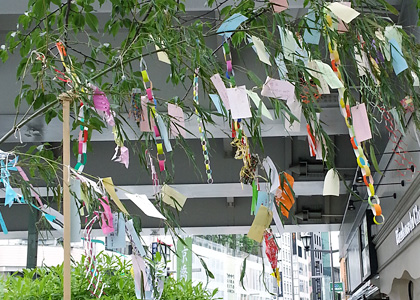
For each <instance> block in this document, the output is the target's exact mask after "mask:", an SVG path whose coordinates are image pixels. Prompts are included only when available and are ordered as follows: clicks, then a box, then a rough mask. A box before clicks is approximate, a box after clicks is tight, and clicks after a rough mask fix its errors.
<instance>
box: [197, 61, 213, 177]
mask: <svg viewBox="0 0 420 300" xmlns="http://www.w3.org/2000/svg"><path fill="white" fill-rule="evenodd" d="M198 71H199V69H196V70H195V72H194V79H193V80H194V81H193V84H194V86H193V100H194V103H195V104H196V108H195V114H196V115H197V122H198V130H199V131H200V141H201V148H202V150H203V156H204V165H205V166H206V174H207V183H209V184H212V183H213V177H212V170H211V168H210V157H209V151H208V148H207V137H206V132H205V130H204V125H203V120H202V119H201V117H200V114H199V112H198V110H197V107H198Z"/></svg>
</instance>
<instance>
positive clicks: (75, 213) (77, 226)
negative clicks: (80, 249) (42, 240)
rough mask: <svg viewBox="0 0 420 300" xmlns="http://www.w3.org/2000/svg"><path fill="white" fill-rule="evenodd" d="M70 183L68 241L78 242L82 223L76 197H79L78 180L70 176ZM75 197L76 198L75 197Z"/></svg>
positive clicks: (80, 236)
mask: <svg viewBox="0 0 420 300" xmlns="http://www.w3.org/2000/svg"><path fill="white" fill-rule="evenodd" d="M70 185H71V190H72V192H73V193H74V194H75V195H76V197H75V196H74V195H73V193H72V194H71V196H70V220H71V227H70V242H72V243H79V242H80V241H81V239H82V232H81V231H82V225H81V222H80V215H79V207H78V206H77V199H80V198H81V197H80V195H81V189H80V180H78V179H74V178H70ZM76 198H77V199H76Z"/></svg>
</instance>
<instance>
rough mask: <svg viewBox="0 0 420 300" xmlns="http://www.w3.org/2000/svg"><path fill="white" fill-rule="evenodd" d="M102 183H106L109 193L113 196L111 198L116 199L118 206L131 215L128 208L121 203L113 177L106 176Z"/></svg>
mask: <svg viewBox="0 0 420 300" xmlns="http://www.w3.org/2000/svg"><path fill="white" fill-rule="evenodd" d="M102 183H103V184H104V187H105V190H106V191H107V192H108V194H109V195H110V196H111V199H112V200H114V202H115V204H116V205H117V207H118V208H119V209H120V210H121V211H122V212H123V213H125V214H126V215H129V213H128V211H127V209H126V208H125V207H124V205H123V204H122V203H121V201H120V198H118V196H117V193H116V192H115V186H114V183H113V182H112V178H111V177H106V178H104V179H102Z"/></svg>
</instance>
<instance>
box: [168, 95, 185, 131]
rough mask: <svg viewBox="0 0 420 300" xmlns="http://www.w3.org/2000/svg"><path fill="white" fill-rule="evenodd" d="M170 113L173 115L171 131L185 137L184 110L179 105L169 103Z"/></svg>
mask: <svg viewBox="0 0 420 300" xmlns="http://www.w3.org/2000/svg"><path fill="white" fill-rule="evenodd" d="M168 115H169V116H171V133H172V135H173V136H178V135H182V136H183V137H185V121H184V112H183V111H182V108H181V107H179V106H178V105H174V104H172V103H168Z"/></svg>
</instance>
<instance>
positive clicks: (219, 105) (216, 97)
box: [209, 94, 223, 114]
mask: <svg viewBox="0 0 420 300" xmlns="http://www.w3.org/2000/svg"><path fill="white" fill-rule="evenodd" d="M209 96H210V99H211V101H213V104H214V106H215V107H216V109H217V112H218V113H219V114H223V109H222V101H221V100H220V97H219V95H217V94H209Z"/></svg>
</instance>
